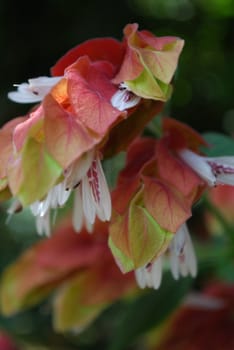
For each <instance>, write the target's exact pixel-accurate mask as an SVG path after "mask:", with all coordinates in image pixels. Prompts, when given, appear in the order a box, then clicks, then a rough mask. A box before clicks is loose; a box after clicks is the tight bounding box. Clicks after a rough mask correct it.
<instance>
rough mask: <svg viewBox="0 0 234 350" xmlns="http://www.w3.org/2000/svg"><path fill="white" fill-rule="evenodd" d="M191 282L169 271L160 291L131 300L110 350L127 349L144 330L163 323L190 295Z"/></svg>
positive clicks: (148, 292) (147, 293)
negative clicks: (171, 274) (172, 276)
mask: <svg viewBox="0 0 234 350" xmlns="http://www.w3.org/2000/svg"><path fill="white" fill-rule="evenodd" d="M191 281H192V280H191V279H190V278H184V279H183V280H180V281H175V280H173V279H172V278H171V277H169V273H168V274H166V276H164V280H163V283H162V285H161V287H160V289H159V290H157V291H152V290H149V291H147V292H146V293H145V294H143V295H141V296H140V297H138V298H136V299H135V300H133V301H132V302H130V303H129V305H127V306H126V311H125V313H124V315H123V318H122V320H121V321H120V323H119V325H118V327H117V328H116V329H115V331H114V334H113V335H112V337H111V344H110V346H109V348H108V350H124V349H127V348H128V346H129V345H130V344H131V343H132V342H133V341H134V340H136V339H137V338H138V337H139V336H140V335H141V334H142V333H144V332H146V331H148V330H149V329H150V328H152V327H155V326H157V325H158V324H160V323H161V322H162V321H163V320H164V319H165V318H166V317H167V316H168V315H169V314H170V313H171V312H172V311H173V310H174V309H175V308H176V306H177V305H178V304H179V302H180V301H181V299H182V298H183V296H184V295H186V293H187V292H188V290H189V288H190V286H191Z"/></svg>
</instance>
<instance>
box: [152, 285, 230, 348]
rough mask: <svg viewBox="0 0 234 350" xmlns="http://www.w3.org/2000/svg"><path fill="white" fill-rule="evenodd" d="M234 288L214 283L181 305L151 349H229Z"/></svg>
mask: <svg viewBox="0 0 234 350" xmlns="http://www.w3.org/2000/svg"><path fill="white" fill-rule="evenodd" d="M233 297H234V287H233V285H231V284H230V285H228V284H222V283H217V284H213V285H212V284H211V285H210V286H209V287H208V288H206V289H205V290H204V291H203V292H202V293H200V294H199V295H197V296H196V298H192V299H191V301H190V302H188V305H185V306H182V307H180V309H179V310H178V311H177V312H176V313H175V315H174V316H173V317H172V318H171V319H170V320H169V323H168V324H165V327H164V328H162V329H161V333H160V335H159V341H158V340H156V341H155V342H156V344H157V345H156V346H155V347H154V346H152V347H150V349H151V350H153V349H157V350H171V349H175V350H195V349H199V350H207V349H212V350H220V349H222V350H230V349H233V348H234V336H233V327H234V321H233V307H234V303H233Z"/></svg>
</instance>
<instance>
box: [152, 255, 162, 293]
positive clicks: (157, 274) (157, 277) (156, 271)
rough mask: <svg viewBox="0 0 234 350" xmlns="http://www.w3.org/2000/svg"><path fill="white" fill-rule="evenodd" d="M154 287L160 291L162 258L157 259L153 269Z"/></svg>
mask: <svg viewBox="0 0 234 350" xmlns="http://www.w3.org/2000/svg"><path fill="white" fill-rule="evenodd" d="M151 280H152V287H153V288H154V289H158V288H159V287H160V285H161V281H162V258H157V259H156V260H155V261H154V262H153V263H152V268H151Z"/></svg>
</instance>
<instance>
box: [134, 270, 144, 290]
mask: <svg viewBox="0 0 234 350" xmlns="http://www.w3.org/2000/svg"><path fill="white" fill-rule="evenodd" d="M135 277H136V281H137V284H138V286H139V287H140V288H142V289H143V288H145V287H146V273H145V267H140V268H138V269H136V270H135Z"/></svg>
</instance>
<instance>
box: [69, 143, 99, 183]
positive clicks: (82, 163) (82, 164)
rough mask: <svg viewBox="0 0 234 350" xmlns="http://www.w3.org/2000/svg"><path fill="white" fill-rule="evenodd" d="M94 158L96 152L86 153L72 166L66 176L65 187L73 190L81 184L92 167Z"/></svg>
mask: <svg viewBox="0 0 234 350" xmlns="http://www.w3.org/2000/svg"><path fill="white" fill-rule="evenodd" d="M93 158H94V151H93V150H92V151H90V152H87V153H85V154H84V155H83V156H82V157H81V158H80V159H79V160H78V161H76V162H75V163H74V164H73V165H72V166H70V167H69V168H68V169H67V170H66V172H65V174H64V176H65V183H66V185H65V187H66V188H68V189H72V188H74V187H76V186H77V184H79V182H80V181H81V180H82V178H83V177H84V176H85V175H86V174H87V172H88V170H89V168H90V167H91V165H92V162H93Z"/></svg>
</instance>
